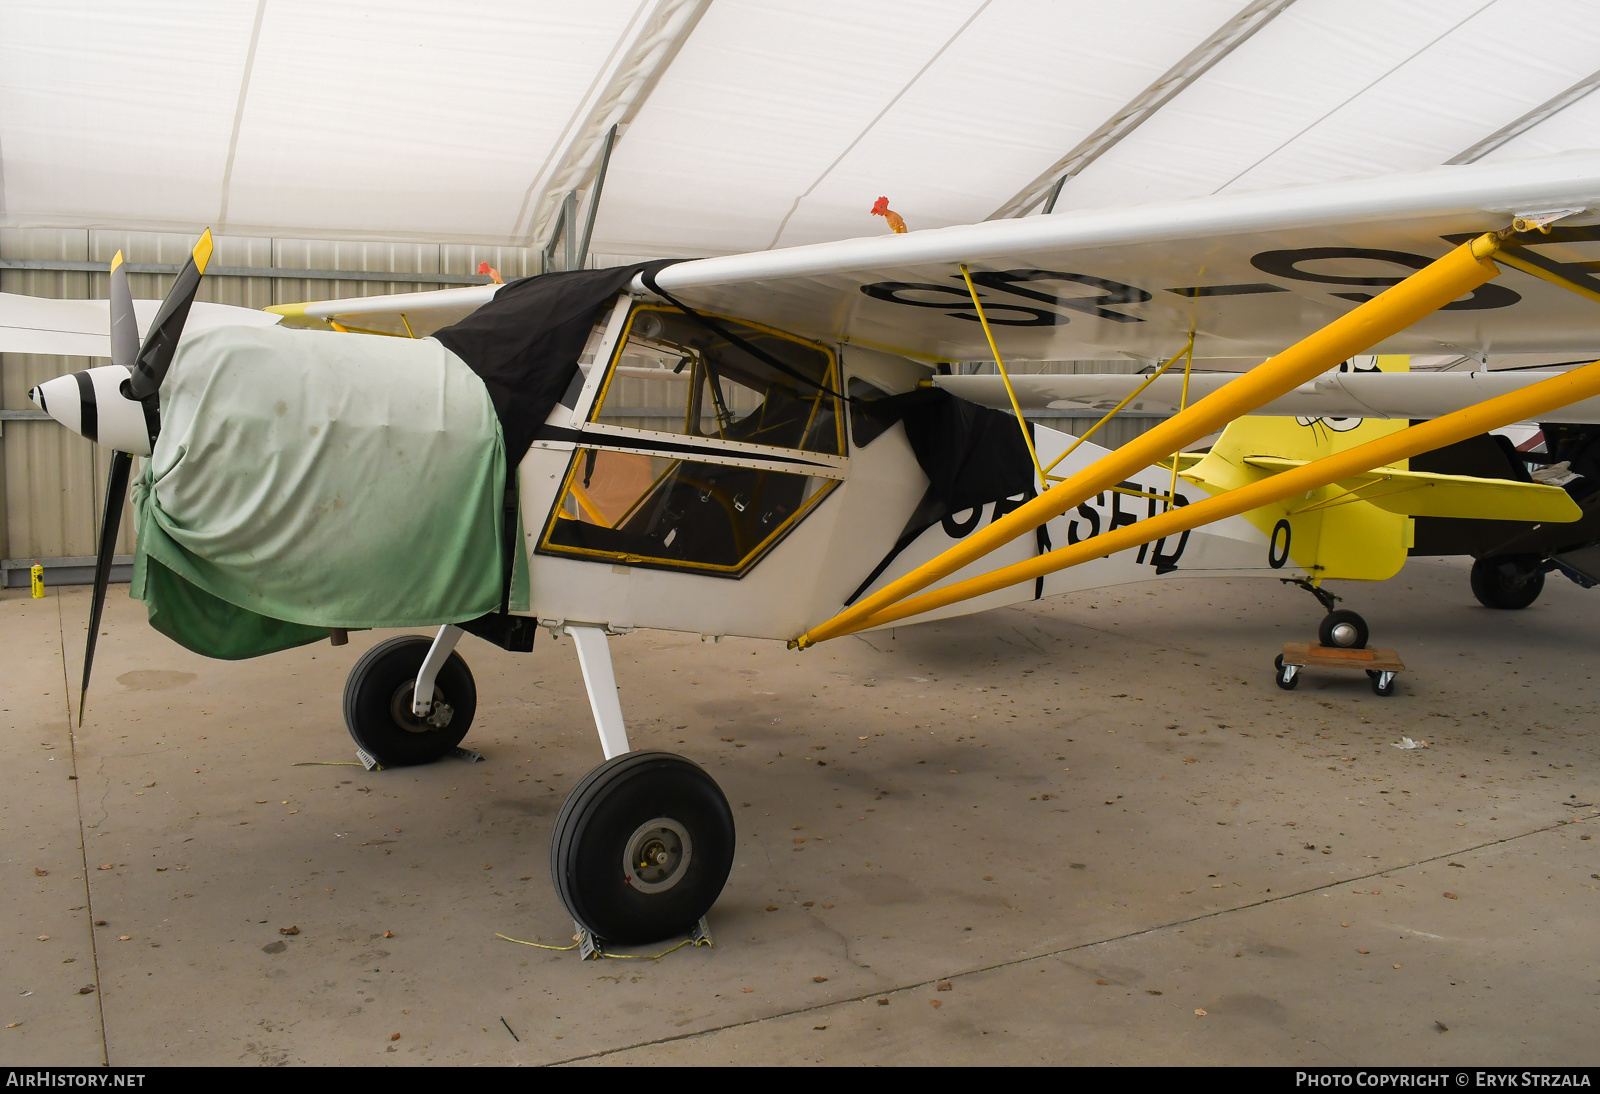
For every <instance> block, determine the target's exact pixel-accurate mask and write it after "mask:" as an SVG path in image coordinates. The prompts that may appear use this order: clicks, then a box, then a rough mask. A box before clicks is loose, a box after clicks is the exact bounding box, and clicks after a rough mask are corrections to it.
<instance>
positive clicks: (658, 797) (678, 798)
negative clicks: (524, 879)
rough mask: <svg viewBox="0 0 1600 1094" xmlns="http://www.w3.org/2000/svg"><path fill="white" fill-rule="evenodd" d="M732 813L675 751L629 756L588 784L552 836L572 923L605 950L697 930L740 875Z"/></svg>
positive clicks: (560, 889)
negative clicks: (731, 874)
mask: <svg viewBox="0 0 1600 1094" xmlns="http://www.w3.org/2000/svg"><path fill="white" fill-rule="evenodd" d="M733 846H734V831H733V810H731V809H729V808H728V799H727V798H725V797H723V794H722V790H721V789H720V788H719V787H718V786H717V784H716V782H715V781H713V780H712V778H711V776H710V775H707V774H706V773H705V771H703V770H702V769H701V768H700V765H699V764H696V763H694V762H692V761H690V760H686V759H684V758H683V757H682V756H675V755H673V754H672V753H670V752H627V753H624V754H623V755H621V756H614V757H612V758H611V759H609V760H607V761H606V762H605V763H603V764H601V765H600V766H599V767H597V768H595V769H594V770H593V771H591V772H589V774H587V775H585V776H584V777H583V779H582V780H581V781H580V782H579V783H578V785H577V786H576V787H575V788H573V791H572V793H571V794H569V795H568V796H567V800H566V801H565V802H563V803H562V806H561V812H560V813H559V814H558V815H557V816H556V824H555V831H554V832H553V833H552V834H551V837H550V875H551V878H552V879H553V880H554V881H555V886H556V892H557V894H559V895H560V897H561V903H562V904H565V905H566V907H567V911H569V912H571V913H572V918H573V919H575V920H577V921H578V922H579V923H581V924H583V925H584V926H585V927H588V928H589V930H590V931H591V932H592V933H593V934H595V935H596V936H598V937H599V938H601V939H602V940H604V941H607V942H617V943H621V944H623V945H638V944H641V943H645V942H655V941H658V940H660V939H663V938H670V937H671V936H673V935H678V934H686V933H688V932H689V931H690V930H692V929H693V928H694V926H695V924H696V923H698V922H699V920H700V917H701V916H703V915H705V914H706V912H708V911H710V909H711V905H713V904H715V903H716V900H717V897H718V896H720V895H721V894H722V887H723V885H724V884H726V883H727V880H728V871H729V870H731V869H732V868H733Z"/></svg>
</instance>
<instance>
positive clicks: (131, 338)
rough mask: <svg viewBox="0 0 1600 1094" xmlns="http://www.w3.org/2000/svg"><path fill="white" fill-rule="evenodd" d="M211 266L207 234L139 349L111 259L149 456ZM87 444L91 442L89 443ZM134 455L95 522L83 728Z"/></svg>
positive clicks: (124, 456)
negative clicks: (181, 341)
mask: <svg viewBox="0 0 1600 1094" xmlns="http://www.w3.org/2000/svg"><path fill="white" fill-rule="evenodd" d="M210 261H211V231H210V229H207V230H206V232H205V234H204V235H202V236H201V237H200V242H198V243H196V244H195V246H194V251H193V253H191V254H190V256H189V261H188V262H186V263H184V267H183V269H182V270H180V271H179V273H178V279H177V280H176V281H174V282H173V283H172V288H171V290H169V291H168V293H167V297H166V299H165V300H163V301H162V302H161V309H160V310H159V311H158V312H156V317H155V319H154V321H153V322H151V324H150V330H149V332H148V333H146V334H145V337H144V342H143V344H141V343H140V341H139V322H138V319H137V318H136V317H135V315H134V312H133V294H132V292H131V291H130V290H129V288H128V271H127V267H126V266H125V265H124V263H123V261H122V252H121V251H118V252H117V256H116V257H115V258H114V259H112V260H111V363H112V364H113V365H120V366H122V367H123V368H126V369H127V370H128V378H127V379H126V380H124V381H122V385H121V394H122V396H123V397H124V398H127V399H131V400H134V401H136V402H138V403H139V404H140V406H141V407H142V408H143V410H144V420H145V427H146V429H147V430H148V431H149V434H150V448H151V451H154V449H155V443H156V434H157V433H159V432H160V431H161V400H160V391H161V381H162V380H163V379H165V378H166V375H167V369H168V368H170V367H171V366H172V355H173V353H174V352H176V350H177V348H178V338H179V336H180V335H182V333H183V324H184V322H185V320H187V319H188V318H189V305H190V304H192V303H194V294H195V291H196V290H197V289H199V287H200V278H201V276H202V275H203V274H204V273H205V272H206V264H207V263H208V262H210ZM91 439H92V438H91ZM132 465H133V456H132V455H131V454H129V453H127V452H123V451H120V450H116V451H113V452H112V453H111V473H110V475H109V476H108V478H107V480H106V504H105V512H104V514H103V515H102V516H101V518H100V545H99V549H98V550H97V551H96V553H95V559H94V595H93V599H92V600H91V602H90V606H89V639H88V642H87V643H86V644H85V646H84V651H83V687H82V690H81V691H80V692H79V693H78V724H79V725H82V724H83V704H84V700H85V699H86V698H87V697H88V694H89V674H90V673H91V671H93V669H94V647H95V640H96V639H97V638H98V637H99V635H100V616H101V613H102V612H103V611H104V610H105V603H106V586H107V585H108V584H109V583H110V581H111V552H112V549H113V548H114V547H115V546H116V542H117V531H118V529H119V527H120V526H121V524H122V507H123V505H124V504H125V503H126V502H127V500H128V473H129V470H130V469H131V467H132Z"/></svg>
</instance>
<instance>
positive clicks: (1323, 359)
mask: <svg viewBox="0 0 1600 1094" xmlns="http://www.w3.org/2000/svg"><path fill="white" fill-rule="evenodd" d="M1499 249H1500V240H1499V238H1498V237H1497V236H1496V235H1494V234H1493V233H1486V234H1484V235H1481V236H1479V237H1478V238H1476V239H1474V240H1471V241H1469V242H1467V243H1463V244H1462V245H1461V246H1459V247H1457V248H1456V249H1455V250H1453V251H1451V252H1450V253H1449V254H1447V255H1445V256H1444V257H1443V258H1440V259H1438V260H1436V261H1434V262H1432V263H1430V264H1429V265H1428V266H1426V267H1424V268H1423V269H1421V270H1418V271H1417V272H1416V273H1414V274H1412V275H1411V276H1410V277H1407V278H1406V279H1405V280H1404V281H1401V282H1400V283H1399V284H1397V285H1393V286H1391V287H1390V288H1388V289H1387V290H1385V291H1384V292H1382V293H1380V294H1379V295H1377V296H1375V297H1373V298H1372V299H1371V300H1368V301H1367V302H1366V303H1364V304H1361V305H1359V306H1358V307H1356V308H1355V309H1354V310H1352V311H1350V312H1349V313H1348V314H1346V315H1344V316H1342V317H1340V318H1338V319H1335V320H1334V321H1333V322H1332V323H1329V324H1328V325H1327V326H1325V327H1323V328H1322V329H1321V330H1319V331H1317V332H1316V333H1315V334H1312V335H1310V336H1309V337H1307V338H1304V339H1302V340H1301V341H1299V342H1297V343H1295V344H1294V345H1293V346H1290V347H1289V348H1288V349H1286V350H1284V351H1283V352H1282V353H1280V354H1278V355H1277V356H1275V357H1272V358H1270V359H1268V360H1266V361H1264V362H1262V363H1261V364H1259V365H1257V366H1256V367H1255V368H1253V369H1251V370H1250V371H1249V372H1247V373H1245V374H1244V375H1242V376H1240V377H1239V378H1238V379H1237V380H1234V381H1232V382H1231V383H1229V384H1227V385H1226V386H1224V387H1222V388H1220V389H1218V390H1217V391H1215V392H1213V393H1212V394H1210V395H1208V396H1206V397H1205V398H1204V399H1201V400H1200V401H1199V402H1197V403H1195V404H1194V405H1193V406H1191V407H1189V408H1188V409H1187V410H1185V411H1183V412H1182V413H1180V414H1177V415H1175V416H1174V417H1171V418H1169V419H1167V420H1166V421H1165V422H1162V423H1161V424H1160V425H1157V426H1156V427H1155V428H1153V429H1151V430H1149V431H1148V432H1146V433H1143V434H1141V435H1139V436H1138V437H1135V438H1134V439H1133V440H1132V441H1130V442H1128V443H1127V444H1125V445H1123V446H1122V447H1121V448H1118V449H1116V450H1114V451H1112V452H1110V453H1108V454H1107V455H1106V456H1104V457H1103V458H1101V459H1099V460H1096V461H1095V462H1094V463H1093V464H1091V465H1089V466H1088V467H1086V468H1084V469H1083V470H1082V471H1079V472H1077V473H1076V474H1074V475H1073V476H1071V477H1070V478H1068V479H1067V480H1066V481H1064V482H1061V483H1058V484H1057V485H1055V486H1052V487H1051V488H1050V489H1048V490H1046V491H1045V492H1044V493H1042V494H1041V495H1039V496H1038V497H1036V498H1033V499H1032V500H1030V501H1028V502H1025V503H1024V504H1022V505H1020V506H1018V507H1017V508H1016V509H1014V510H1012V511H1011V512H1010V513H1008V514H1006V515H1005V516H1003V517H1001V518H1000V519H999V520H997V521H995V522H994V523H992V524H990V525H988V526H987V527H985V528H982V529H980V530H979V531H977V532H974V533H973V534H972V535H970V536H968V537H967V538H966V539H964V540H962V541H961V542H960V543H958V544H956V545H955V546H954V547H952V548H950V549H949V550H948V551H945V552H943V553H942V554H940V555H939V556H938V557H936V558H934V559H931V560H930V561H928V562H926V563H924V564H923V565H921V566H918V567H917V568H916V569H914V570H912V571H911V572H910V573H908V574H906V575H905V576H904V577H901V578H898V579H897V580H895V581H892V582H890V583H889V584H888V585H886V586H885V587H884V588H882V589H880V590H878V591H877V592H875V593H873V594H872V595H870V596H866V597H863V598H862V599H861V600H859V601H857V602H856V603H855V604H853V605H852V606H850V607H849V608H846V609H845V610H844V611H842V612H840V613H839V614H838V615H836V616H834V617H833V618H832V619H829V620H828V621H827V622H825V623H822V624H819V625H818V626H816V627H813V628H811V629H810V630H808V631H806V633H804V634H802V635H801V636H800V637H799V638H797V639H795V640H794V643H793V644H794V645H796V646H798V647H801V648H804V647H806V646H809V645H811V644H813V643H815V642H820V641H823V640H824V639H828V638H835V637H838V636H839V635H841V634H848V633H850V632H852V631H856V630H860V629H861V628H862V627H865V626H871V625H875V623H876V622H879V620H877V619H874V617H875V616H876V615H878V613H881V612H883V611H884V609H886V608H888V606H889V605H891V604H893V603H895V602H896V601H898V600H903V599H905V598H906V597H908V596H911V595H912V594H914V593H917V592H920V591H921V590H923V589H925V588H927V587H928V586H929V585H932V584H933V583H934V582H936V581H939V580H941V579H943V578H945V577H948V576H949V575H950V574H953V573H955V572H956V571H957V570H959V569H961V568H962V567H963V566H966V565H967V564H968V563H970V562H973V561H975V560H977V559H979V558H982V557H983V556H984V555H986V554H988V553H989V552H991V551H993V550H994V549H995V548H997V547H1000V546H1002V545H1003V544H1006V543H1009V542H1011V541H1012V540H1013V539H1016V538H1017V537H1018V536H1021V535H1025V534H1027V533H1030V532H1032V531H1033V530H1034V529H1035V528H1037V527H1038V526H1039V525H1041V524H1043V523H1045V522H1046V521H1048V520H1050V519H1051V518H1053V517H1056V516H1059V515H1060V514H1062V513H1064V512H1066V511H1067V510H1068V509H1070V508H1072V507H1073V506H1075V505H1078V504H1080V503H1081V502H1083V501H1085V500H1086V499H1088V498H1089V497H1092V496H1093V495H1095V494H1097V493H1099V492H1101V491H1102V490H1106V489H1108V488H1109V487H1112V486H1115V485H1116V484H1117V483H1119V482H1121V481H1123V480H1124V479H1126V478H1128V477H1129V476H1130V475H1132V474H1133V473H1134V472H1137V471H1139V470H1141V469H1143V468H1145V467H1148V466H1149V465H1150V464H1152V463H1154V462H1156V461H1157V460H1159V459H1164V458H1166V457H1167V456H1168V455H1169V454H1171V453H1173V452H1178V451H1181V450H1182V449H1183V447H1184V446H1185V445H1188V444H1192V443H1193V442H1194V441H1196V440H1198V439H1199V438H1201V437H1203V436H1205V435H1206V434H1207V433H1211V432H1214V431H1216V430H1218V429H1220V428H1222V427H1223V426H1224V425H1226V424H1227V423H1228V422H1231V421H1232V420H1233V419H1235V418H1237V417H1239V416H1240V415H1241V414H1248V413H1250V412H1251V411H1253V410H1256V409H1257V408H1259V407H1261V406H1263V405H1264V404H1266V403H1268V402H1270V401H1271V400H1273V399H1276V398H1278V397H1279V396H1282V395H1284V394H1286V393H1287V392H1288V391H1290V390H1291V389H1292V388H1295V387H1298V386H1299V385H1300V384H1303V383H1305V382H1307V381H1309V380H1311V379H1313V378H1314V377H1316V376H1320V375H1321V374H1322V373H1324V372H1326V371H1327V370H1328V369H1330V368H1332V367H1333V366H1334V365H1337V364H1338V363H1339V362H1340V361H1344V360H1346V359H1348V358H1350V357H1352V356H1354V355H1355V354H1357V353H1361V352H1364V351H1365V350H1367V349H1368V348H1370V347H1371V346H1373V345H1375V344H1377V343H1378V342H1381V341H1383V339H1385V338H1388V337H1390V336H1391V335H1393V334H1396V333H1398V332H1400V331H1402V330H1404V329H1406V328H1407V327H1409V326H1411V325H1412V324H1413V323H1415V322H1417V321H1418V320H1420V319H1422V318H1423V317H1424V316H1427V315H1431V314H1432V313H1433V312H1435V311H1437V310H1439V309H1440V308H1442V307H1444V306H1445V305H1446V304H1448V303H1450V302H1451V301H1453V300H1455V299H1457V298H1458V297H1461V296H1464V295H1465V294H1467V293H1468V292H1471V291H1472V290H1473V289H1475V288H1477V287H1478V286H1479V285H1482V284H1484V283H1485V282H1487V281H1488V280H1489V279H1490V278H1492V277H1495V276H1497V275H1498V274H1499V273H1500V268H1499V267H1498V266H1496V265H1495V264H1494V262H1493V261H1491V259H1492V257H1493V256H1494V254H1495V253H1496V252H1497V251H1498V250H1499ZM1529 390H1532V389H1529ZM1557 405H1560V404H1557ZM1513 420H1516V419H1513ZM1351 451H1357V450H1355V449H1352V450H1351ZM1422 451H1426V449H1423V450H1422ZM1396 458H1398V457H1396ZM1368 466H1373V465H1370V464H1369V465H1368ZM1282 477H1283V476H1277V478H1282ZM1341 477H1342V476H1341ZM1229 496H1231V495H1229ZM1212 500H1216V499H1212ZM1257 504H1259V503H1257ZM1194 508H1195V506H1192V505H1191V506H1185V507H1184V508H1183V509H1182V510H1177V509H1174V510H1170V511H1169V512H1167V513H1165V514H1163V515H1162V517H1160V518H1152V519H1163V518H1167V517H1177V516H1178V515H1179V514H1181V513H1187V512H1189V511H1192V510H1193V509H1194ZM1141 523H1143V524H1148V523H1149V521H1143V522H1141ZM1174 523H1177V522H1176V521H1174ZM1119 531H1122V530H1121V529H1119ZM1095 538H1096V540H1097V541H1098V540H1099V539H1101V538H1102V537H1095ZM1070 549H1071V548H1068V550H1070ZM1095 550H1097V551H1099V553H1100V554H1105V553H1106V550H1107V548H1106V546H1105V545H1104V544H1099V545H1098V546H1097V547H1096V548H1095ZM1045 557H1048V556H1045ZM1015 580H1017V579H1016V578H1013V579H1012V581H1015ZM969 595H970V594H969ZM947 603H948V601H947ZM919 610H926V609H919ZM895 618H903V616H900V615H897V616H896V617H895ZM869 620H872V622H869Z"/></svg>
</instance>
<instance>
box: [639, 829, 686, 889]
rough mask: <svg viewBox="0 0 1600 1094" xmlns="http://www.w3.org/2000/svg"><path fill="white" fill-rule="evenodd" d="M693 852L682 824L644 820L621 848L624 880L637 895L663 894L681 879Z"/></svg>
mask: <svg viewBox="0 0 1600 1094" xmlns="http://www.w3.org/2000/svg"><path fill="white" fill-rule="evenodd" d="M693 853H694V845H693V841H691V840H690V839H689V833H688V830H687V829H685V828H684V827H683V825H681V824H679V823H678V822H677V821H675V820H672V819H671V818H670V817H656V818H655V819H654V820H647V821H645V822H644V823H643V824H641V825H640V826H639V827H638V828H635V829H634V831H633V835H631V836H629V837H628V842H627V844H626V845H625V846H624V848H623V852H622V871H623V875H622V876H623V879H624V880H625V881H626V882H627V883H628V884H629V885H630V886H632V887H633V888H634V889H635V890H637V891H638V892H641V893H664V892H666V891H667V890H668V889H670V888H672V887H673V886H674V885H676V884H678V882H680V881H682V880H683V875H684V873H685V872H687V871H688V869H689V860H690V859H691V858H692V857H693Z"/></svg>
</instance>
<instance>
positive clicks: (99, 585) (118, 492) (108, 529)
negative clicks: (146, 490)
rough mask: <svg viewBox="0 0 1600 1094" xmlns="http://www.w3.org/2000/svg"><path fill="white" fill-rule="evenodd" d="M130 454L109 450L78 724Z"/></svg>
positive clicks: (86, 692) (124, 496) (119, 522)
mask: <svg viewBox="0 0 1600 1094" xmlns="http://www.w3.org/2000/svg"><path fill="white" fill-rule="evenodd" d="M132 465H133V457H132V456H130V455H128V454H127V453H126V452H113V453H112V454H111V474H110V476H109V477H108V478H107V480H106V511H105V515H104V516H102V517H101V518H100V552H99V554H97V555H95V559H94V599H93V601H92V602H91V603H90V606H89V641H88V642H87V643H86V644H85V646H84V649H83V689H82V690H81V691H79V692H78V724H79V725H80V726H81V725H83V704H84V700H85V699H86V698H87V697H88V695H89V673H90V671H91V670H93V668H94V646H95V639H96V638H98V637H100V613H101V612H102V611H103V610H104V609H105V606H106V586H107V585H108V584H110V582H111V552H112V549H113V548H114V547H116V545H117V531H118V529H119V528H120V527H121V525H122V505H123V503H124V502H125V501H127V500H128V469H129V468H130V467H131V466H132Z"/></svg>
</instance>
